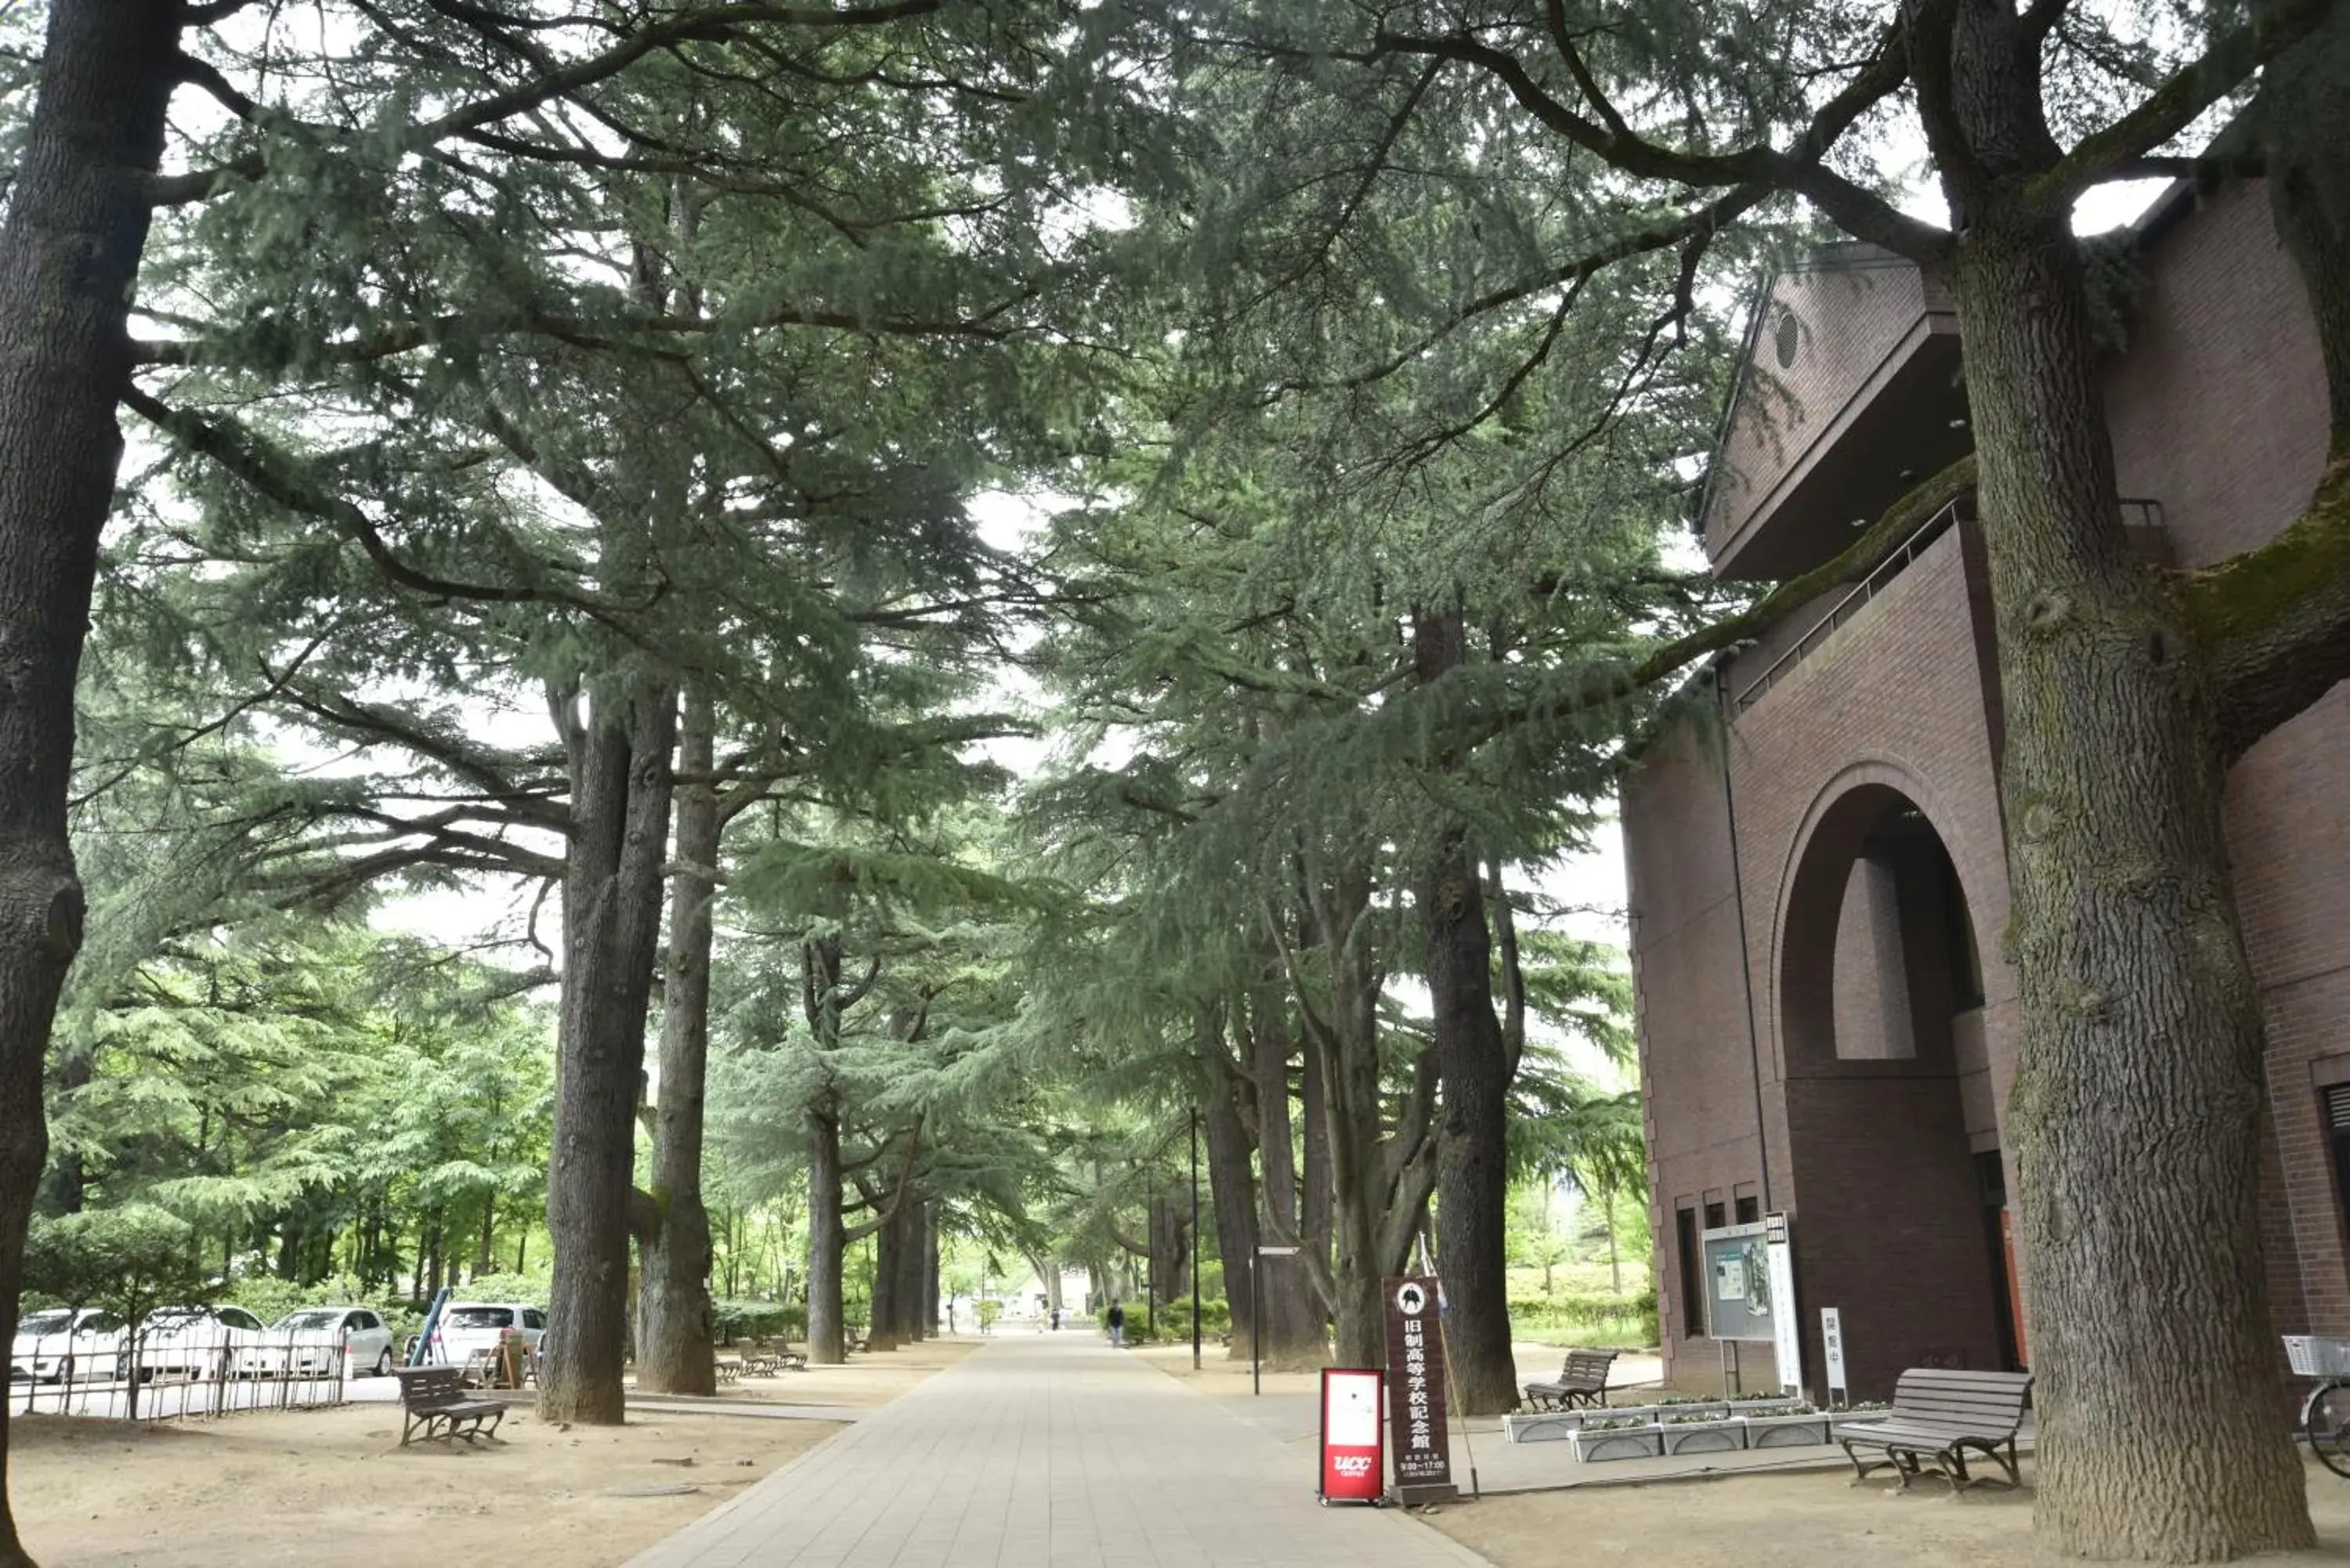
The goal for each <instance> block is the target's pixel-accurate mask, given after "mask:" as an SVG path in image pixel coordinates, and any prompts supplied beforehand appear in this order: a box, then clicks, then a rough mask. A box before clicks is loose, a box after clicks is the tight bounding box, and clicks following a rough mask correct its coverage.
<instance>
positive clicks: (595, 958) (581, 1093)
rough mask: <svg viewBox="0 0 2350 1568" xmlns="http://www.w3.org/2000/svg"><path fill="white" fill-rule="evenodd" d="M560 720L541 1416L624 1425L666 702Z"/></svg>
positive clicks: (665, 781) (665, 835)
mask: <svg viewBox="0 0 2350 1568" xmlns="http://www.w3.org/2000/svg"><path fill="white" fill-rule="evenodd" d="M556 718H557V721H558V722H559V723H560V725H561V727H562V728H563V730H564V738H565V745H566V748H567V753H568V754H569V763H570V785H571V843H570V850H569V854H568V856H567V859H566V864H565V874H564V888H563V901H564V909H563V939H564V940H563V996H562V1005H561V1012H560V1014H559V1016H558V1019H557V1023H556V1098H555V1134H554V1148H553V1154H552V1158H550V1160H549V1163H548V1168H547V1181H546V1225H547V1230H548V1231H549V1232H550V1233H551V1234H552V1235H553V1237H554V1239H555V1285H554V1292H553V1299H552V1300H551V1301H550V1303H548V1316H549V1318H550V1319H551V1321H552V1322H553V1323H555V1324H556V1333H555V1334H554V1336H553V1344H554V1348H553V1350H552V1351H551V1352H550V1353H549V1354H548V1355H547V1356H546V1365H545V1366H544V1367H543V1368H542V1369H541V1374H540V1386H539V1396H538V1407H539V1414H540V1416H541V1417H542V1418H543V1419H546V1420H549V1421H576V1422H584V1423H587V1424H591V1425H600V1426H616V1425H618V1424H619V1422H620V1421H621V1420H622V1418H623V1408H622V1397H621V1395H622V1391H621V1381H620V1380H621V1370H622V1366H623V1363H624V1362H625V1360H626V1356H627V1352H628V1332H629V1326H628V1325H629V1240H630V1237H631V1235H632V1233H633V1226H632V1223H631V1221H632V1218H633V1214H632V1210H633V1200H634V1199H635V1196H636V1185H635V1170H636V1131H637V1116H636V1111H637V1103H638V1101H639V1098H640V1097H641V1096H642V1092H643V1080H644V1062H645V1013H646V1009H647V1007H648V1005H649V1004H650V1001H651V997H652V981H653V965H654V963H655V962H656V961H658V959H659V957H660V915H661V866H662V863H663V861H664V860H665V859H666V858H667V855H668V850H669V816H670V780H671V771H670V751H671V745H672V743H673V742H674V741H675V739H676V731H677V704H676V701H675V698H674V697H673V696H672V694H671V693H670V692H669V691H665V690H660V689H645V688H641V687H640V688H639V689H638V690H637V691H634V692H633V693H631V695H630V698H629V701H625V702H609V703H608V702H607V701H605V700H603V699H600V698H599V699H598V701H596V702H595V704H594V711H592V712H591V713H589V714H588V715H587V716H586V718H585V719H584V720H583V719H582V718H581V717H580V715H579V714H578V713H577V702H576V700H575V699H573V698H571V697H569V696H565V697H564V698H562V699H560V700H558V701H557V702H556Z"/></svg>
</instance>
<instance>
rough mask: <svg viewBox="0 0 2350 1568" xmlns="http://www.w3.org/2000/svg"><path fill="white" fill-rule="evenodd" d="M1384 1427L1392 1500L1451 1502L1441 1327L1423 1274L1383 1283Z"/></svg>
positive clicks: (1433, 1286) (1456, 1491)
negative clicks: (1391, 1459) (1390, 1452)
mask: <svg viewBox="0 0 2350 1568" xmlns="http://www.w3.org/2000/svg"><path fill="white" fill-rule="evenodd" d="M1383 1289H1384V1293H1385V1294H1386V1297H1387V1318H1388V1426H1389V1427H1390V1428H1392V1430H1393V1434H1394V1452H1395V1491H1396V1500H1397V1501H1399V1502H1401V1503H1404V1504H1405V1505H1406V1506H1410V1505H1412V1504H1417V1503H1424V1502H1450V1501H1452V1500H1453V1499H1454V1498H1457V1497H1459V1496H1460V1495H1461V1489H1460V1488H1458V1487H1456V1486H1454V1485H1453V1484H1452V1438H1451V1432H1450V1430H1449V1429H1448V1428H1447V1426H1446V1423H1445V1412H1444V1341H1443V1337H1442V1335H1443V1333H1444V1326H1443V1324H1442V1322H1441V1320H1440V1315H1439V1303H1438V1298H1437V1283H1436V1281H1435V1280H1434V1279H1432V1278H1430V1277H1429V1276H1427V1275H1424V1274H1409V1275H1404V1276H1402V1277H1399V1278H1392V1279H1389V1280H1388V1281H1387V1282H1386V1283H1385V1285H1384V1287H1383Z"/></svg>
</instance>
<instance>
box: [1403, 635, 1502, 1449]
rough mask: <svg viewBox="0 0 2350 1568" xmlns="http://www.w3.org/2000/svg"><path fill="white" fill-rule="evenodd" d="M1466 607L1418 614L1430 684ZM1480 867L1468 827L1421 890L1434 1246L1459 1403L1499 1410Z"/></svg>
mask: <svg viewBox="0 0 2350 1568" xmlns="http://www.w3.org/2000/svg"><path fill="white" fill-rule="evenodd" d="M1468 652H1469V639H1468V630H1467V627H1466V625H1465V624H1464V622H1463V619H1462V618H1461V613H1460V612H1459V611H1458V610H1453V611H1450V612H1436V611H1427V610H1423V611H1421V612H1419V614H1418V615H1416V616H1415V617H1414V618H1413V654H1414V664H1415V669H1416V673H1417V675H1418V677H1419V682H1420V684H1421V685H1423V686H1426V685H1432V684H1434V683H1435V682H1436V681H1437V680H1440V679H1442V678H1443V676H1444V674H1445V672H1446V671H1448V670H1453V669H1456V668H1458V667H1459V666H1460V665H1461V664H1462V663H1464V662H1465V661H1466V660H1467V659H1468ZM1480 873H1481V867H1480V865H1479V863H1478V861H1477V860H1476V858H1475V857H1472V856H1471V854H1470V853H1469V845H1468V838H1467V836H1466V835H1465V834H1463V833H1461V831H1460V830H1459V829H1458V828H1447V829H1445V830H1444V831H1443V832H1442V833H1441V834H1440V837H1439V839H1438V843H1437V846H1436V849H1435V853H1434V855H1433V856H1432V857H1431V859H1430V864H1429V867H1428V872H1427V875H1426V877H1424V878H1423V880H1422V882H1421V885H1420V888H1419V920H1420V930H1421V934H1422V937H1423V939H1424V940H1425V942H1426V956H1427V974H1428V992H1429V1000H1430V1005H1431V1008H1432V1023H1433V1027H1434V1032H1435V1036H1436V1046H1435V1049H1436V1057H1437V1068H1438V1073H1439V1075H1440V1079H1441V1084H1442V1087H1441V1093H1442V1095H1443V1101H1442V1105H1443V1116H1442V1120H1441V1122H1440V1138H1439V1141H1438V1145H1437V1177H1436V1256H1437V1266H1438V1268H1439V1269H1440V1270H1441V1271H1442V1273H1443V1277H1444V1282H1445V1287H1446V1299H1447V1301H1448V1302H1449V1303H1451V1312H1450V1314H1449V1315H1448V1316H1447V1318H1446V1321H1445V1333H1446V1335H1447V1338H1448V1341H1449V1349H1450V1351H1451V1358H1452V1368H1451V1369H1452V1395H1453V1398H1454V1399H1455V1400H1456V1401H1457V1408H1459V1409H1460V1410H1461V1412H1462V1413H1463V1414H1466V1415H1471V1416H1499V1415H1504V1414H1506V1413H1508V1412H1509V1411H1512V1410H1514V1409H1516V1408H1517V1407H1518V1389H1517V1367H1516V1364H1515V1363H1514V1362H1513V1360H1512V1358H1511V1355H1510V1303H1509V1242H1508V1238H1507V1236H1506V1234H1505V1231H1506V1220H1507V1215H1506V1214H1505V1212H1504V1210H1506V1208H1507V1206H1508V1203H1509V1168H1508V1160H1509V1097H1510V1078H1511V1075H1512V1064H1511V1062H1510V1060H1509V1054H1508V1052H1507V1051H1506V1050H1505V1049H1504V1048H1503V1041H1502V1025H1501V1023H1500V1021H1499V1020H1498V1019H1497V1018H1496V1017H1495V1016H1494V1012H1493V950H1492V938H1491V934H1490V933H1489V932H1488V931H1487V929H1486V926H1485V890H1484V887H1483V884H1482V880H1481V876H1480Z"/></svg>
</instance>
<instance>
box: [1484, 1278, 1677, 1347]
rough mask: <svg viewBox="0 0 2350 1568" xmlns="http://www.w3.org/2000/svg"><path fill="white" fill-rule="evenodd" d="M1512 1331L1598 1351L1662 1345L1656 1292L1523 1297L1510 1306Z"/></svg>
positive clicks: (1529, 1337) (1533, 1337)
mask: <svg viewBox="0 0 2350 1568" xmlns="http://www.w3.org/2000/svg"><path fill="white" fill-rule="evenodd" d="M1510 1328H1511V1332H1513V1334H1518V1335H1519V1336H1521V1337H1523V1338H1527V1339H1534V1340H1537V1341H1549V1342H1554V1343H1559V1344H1567V1343H1572V1344H1575V1345H1584V1346H1587V1347H1589V1348H1592V1349H1595V1350H1605V1349H1626V1348H1638V1347H1644V1346H1647V1345H1654V1344H1656V1343H1657V1293H1656V1292H1655V1291H1654V1290H1648V1291H1644V1292H1642V1293H1640V1294H1638V1295H1637V1296H1611V1295H1561V1296H1531V1297H1523V1298H1521V1299H1519V1300H1516V1301H1513V1302H1512V1303H1510Z"/></svg>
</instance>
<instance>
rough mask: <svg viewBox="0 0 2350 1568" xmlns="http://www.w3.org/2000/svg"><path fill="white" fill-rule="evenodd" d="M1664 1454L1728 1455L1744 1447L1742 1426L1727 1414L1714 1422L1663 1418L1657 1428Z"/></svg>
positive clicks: (1743, 1426) (1744, 1435)
mask: <svg viewBox="0 0 2350 1568" xmlns="http://www.w3.org/2000/svg"><path fill="white" fill-rule="evenodd" d="M1657 1430H1658V1432H1659V1434H1660V1435H1661V1436H1662V1437H1663V1438H1664V1440H1665V1452H1666V1453H1668V1454H1731V1453H1736V1452H1737V1451H1738V1450H1739V1449H1742V1448H1744V1447H1745V1446H1746V1426H1745V1423H1744V1422H1742V1421H1733V1420H1731V1419H1729V1418H1727V1417H1724V1418H1723V1419H1721V1420H1718V1421H1682V1422H1679V1423H1675V1422H1671V1421H1667V1422H1665V1423H1663V1424H1661V1425H1660V1426H1659V1427H1658V1428H1657Z"/></svg>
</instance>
